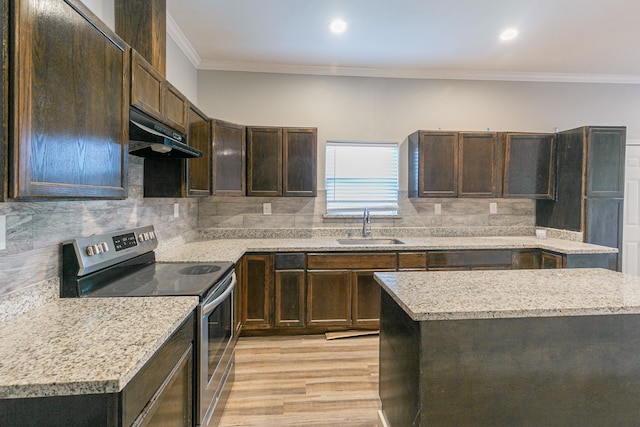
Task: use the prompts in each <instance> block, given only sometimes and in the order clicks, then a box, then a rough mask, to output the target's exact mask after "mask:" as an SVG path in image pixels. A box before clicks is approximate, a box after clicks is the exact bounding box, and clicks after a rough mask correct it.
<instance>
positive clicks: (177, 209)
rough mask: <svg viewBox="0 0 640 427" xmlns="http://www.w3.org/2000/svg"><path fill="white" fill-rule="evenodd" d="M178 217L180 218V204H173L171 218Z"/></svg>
mask: <svg viewBox="0 0 640 427" xmlns="http://www.w3.org/2000/svg"><path fill="white" fill-rule="evenodd" d="M179 216H180V204H179V203H177V202H176V203H174V204H173V217H174V218H178V217H179Z"/></svg>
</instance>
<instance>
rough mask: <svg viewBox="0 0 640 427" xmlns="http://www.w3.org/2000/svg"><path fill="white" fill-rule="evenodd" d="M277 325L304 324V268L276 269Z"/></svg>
mask: <svg viewBox="0 0 640 427" xmlns="http://www.w3.org/2000/svg"><path fill="white" fill-rule="evenodd" d="M275 284H276V286H275V326H276V327H286V326H304V300H305V298H304V288H305V286H304V270H283V271H276V283H275Z"/></svg>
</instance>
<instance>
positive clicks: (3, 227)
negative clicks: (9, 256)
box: [0, 215, 7, 251]
mask: <svg viewBox="0 0 640 427" xmlns="http://www.w3.org/2000/svg"><path fill="white" fill-rule="evenodd" d="M5 249H7V217H6V216H5V215H0V251H3V250H5Z"/></svg>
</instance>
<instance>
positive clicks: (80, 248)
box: [63, 225, 158, 276]
mask: <svg viewBox="0 0 640 427" xmlns="http://www.w3.org/2000/svg"><path fill="white" fill-rule="evenodd" d="M63 245H73V248H74V251H75V254H76V257H77V260H78V265H79V266H80V271H79V272H78V275H79V276H83V275H85V274H88V273H92V272H94V271H97V270H100V269H102V268H105V267H109V266H111V265H115V264H117V263H119V262H121V261H125V260H127V259H130V258H133V257H136V256H138V255H142V254H144V253H147V252H151V251H153V250H154V249H155V248H157V247H158V237H157V235H156V232H155V230H154V228H153V225H147V226H144V227H138V228H132V229H128V230H119V231H114V232H111V233H105V234H96V235H93V236H88V237H79V238H77V239H73V240H71V241H68V242H64V243H63Z"/></svg>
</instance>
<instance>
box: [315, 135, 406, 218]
mask: <svg viewBox="0 0 640 427" xmlns="http://www.w3.org/2000/svg"><path fill="white" fill-rule="evenodd" d="M325 188H326V190H327V215H361V214H362V211H363V209H364V208H369V210H370V211H371V213H372V214H374V215H397V214H398V144H397V143H374V142H333V141H327V151H326V182H325Z"/></svg>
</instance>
